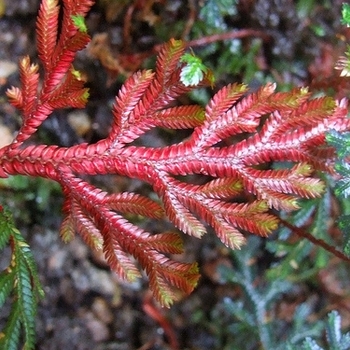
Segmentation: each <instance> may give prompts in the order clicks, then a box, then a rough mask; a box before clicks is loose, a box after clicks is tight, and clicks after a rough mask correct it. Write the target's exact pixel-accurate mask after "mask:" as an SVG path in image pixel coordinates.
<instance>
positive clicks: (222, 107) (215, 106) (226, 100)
mask: <svg viewBox="0 0 350 350" xmlns="http://www.w3.org/2000/svg"><path fill="white" fill-rule="evenodd" d="M247 90H248V87H247V86H246V85H244V84H230V85H227V86H225V87H223V88H222V89H221V90H219V91H218V92H217V93H216V94H215V95H214V96H213V97H212V99H211V100H210V101H209V103H208V105H207V107H206V120H208V121H210V120H212V119H217V118H218V117H220V116H221V115H222V114H223V113H226V112H227V110H228V109H230V108H231V107H232V106H233V105H234V104H235V102H236V101H237V100H238V99H239V98H240V97H241V96H242V95H243V94H244V93H245V92H246V91H247Z"/></svg>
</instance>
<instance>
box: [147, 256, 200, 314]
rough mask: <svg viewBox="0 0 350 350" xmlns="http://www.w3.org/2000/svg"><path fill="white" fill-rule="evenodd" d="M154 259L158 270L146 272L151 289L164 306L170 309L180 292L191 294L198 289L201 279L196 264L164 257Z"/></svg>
mask: <svg viewBox="0 0 350 350" xmlns="http://www.w3.org/2000/svg"><path fill="white" fill-rule="evenodd" d="M153 259H154V261H157V268H156V269H152V270H149V271H147V269H146V271H147V273H148V275H149V283H150V289H151V290H152V292H153V294H154V296H155V297H156V299H157V300H158V301H159V302H160V304H161V305H162V306H164V307H170V306H171V304H172V303H173V302H174V300H177V299H178V298H179V296H180V294H179V292H181V293H186V294H189V293H191V292H192V291H193V289H194V288H195V287H196V285H197V283H198V279H199V277H200V276H199V274H198V266H197V264H196V263H193V264H184V263H178V262H174V261H171V260H169V259H168V258H166V257H164V256H159V257H158V256H154V257H153ZM174 287H175V288H174Z"/></svg>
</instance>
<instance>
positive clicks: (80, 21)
mask: <svg viewBox="0 0 350 350" xmlns="http://www.w3.org/2000/svg"><path fill="white" fill-rule="evenodd" d="M71 18H72V21H73V23H74V25H75V26H76V27H77V28H78V30H79V31H80V32H82V33H87V27H86V24H85V18H84V16H81V15H71Z"/></svg>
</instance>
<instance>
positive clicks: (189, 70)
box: [180, 53, 214, 86]
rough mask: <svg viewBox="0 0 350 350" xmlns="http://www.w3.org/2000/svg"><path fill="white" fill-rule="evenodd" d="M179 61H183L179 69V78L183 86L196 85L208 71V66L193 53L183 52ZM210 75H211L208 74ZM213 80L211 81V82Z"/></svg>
mask: <svg viewBox="0 0 350 350" xmlns="http://www.w3.org/2000/svg"><path fill="white" fill-rule="evenodd" d="M180 62H182V63H185V65H184V66H183V67H182V69H181V73H180V79H181V82H182V83H183V84H184V85H185V86H192V85H193V86H196V85H198V84H199V83H200V82H201V81H202V80H203V79H204V75H205V74H206V73H208V68H207V67H206V66H205V65H204V64H203V63H202V60H201V59H200V58H199V57H197V56H195V55H194V54H193V53H185V54H183V55H182V56H181V58H180ZM210 76H212V75H210ZM213 82H214V81H211V83H213Z"/></svg>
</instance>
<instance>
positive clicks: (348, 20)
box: [341, 3, 350, 26]
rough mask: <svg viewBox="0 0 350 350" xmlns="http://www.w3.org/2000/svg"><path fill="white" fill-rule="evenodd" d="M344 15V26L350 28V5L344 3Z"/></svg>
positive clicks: (342, 12)
mask: <svg viewBox="0 0 350 350" xmlns="http://www.w3.org/2000/svg"><path fill="white" fill-rule="evenodd" d="M341 14H342V24H345V25H347V26H350V5H349V4H346V3H343V8H342V11H341Z"/></svg>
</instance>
